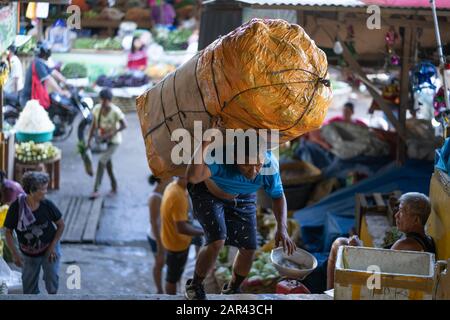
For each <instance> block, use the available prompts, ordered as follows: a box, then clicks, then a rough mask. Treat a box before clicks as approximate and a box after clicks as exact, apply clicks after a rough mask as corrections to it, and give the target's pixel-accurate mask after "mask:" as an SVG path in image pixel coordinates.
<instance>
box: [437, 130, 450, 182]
mask: <svg viewBox="0 0 450 320" xmlns="http://www.w3.org/2000/svg"><path fill="white" fill-rule="evenodd" d="M435 164H436V168H438V169H439V170H441V171H443V172H446V173H448V174H450V138H447V139H445V143H444V146H443V147H442V148H441V149H440V150H436V163H435Z"/></svg>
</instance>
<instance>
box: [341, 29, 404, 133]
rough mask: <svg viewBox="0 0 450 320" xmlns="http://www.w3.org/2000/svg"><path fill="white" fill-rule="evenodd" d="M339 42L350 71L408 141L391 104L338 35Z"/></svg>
mask: <svg viewBox="0 0 450 320" xmlns="http://www.w3.org/2000/svg"><path fill="white" fill-rule="evenodd" d="M337 38H338V40H339V41H340V42H341V43H342V48H343V49H344V52H343V57H344V60H345V61H346V62H347V63H348V65H349V67H350V69H352V70H353V71H354V72H355V73H356V74H357V75H358V77H359V78H360V79H361V81H362V82H363V83H364V84H365V85H366V86H367V89H368V90H369V92H370V94H371V95H372V97H373V98H374V100H375V101H376V102H377V104H378V105H379V106H380V108H381V110H383V112H384V113H385V114H386V116H387V118H388V119H389V121H390V122H391V123H392V125H393V126H394V128H395V130H396V131H397V133H398V135H399V137H401V138H402V139H403V140H405V141H406V133H405V129H404V127H402V126H401V125H400V123H399V121H398V120H397V118H396V117H395V115H394V113H393V112H392V108H391V104H390V103H388V102H387V101H386V100H384V98H383V97H382V96H381V94H380V92H379V90H378V88H377V87H376V86H375V85H374V84H373V83H372V82H371V81H370V80H369V79H368V78H367V76H366V74H365V73H364V71H363V70H362V68H361V66H360V65H359V64H358V62H357V61H356V59H355V58H354V57H353V55H352V53H351V52H350V50H349V49H348V48H347V46H346V45H345V42H344V40H343V39H342V38H341V37H340V36H339V34H338V35H337Z"/></svg>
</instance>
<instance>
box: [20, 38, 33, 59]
mask: <svg viewBox="0 0 450 320" xmlns="http://www.w3.org/2000/svg"><path fill="white" fill-rule="evenodd" d="M36 43H37V41H36V39H35V38H34V37H32V38H31V39H30V40H28V41H27V42H26V43H24V44H23V45H22V46H21V47H20V48H18V49H17V54H19V55H29V54H32V53H33V51H34V49H35V48H36Z"/></svg>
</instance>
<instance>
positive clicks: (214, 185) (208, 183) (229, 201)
mask: <svg viewBox="0 0 450 320" xmlns="http://www.w3.org/2000/svg"><path fill="white" fill-rule="evenodd" d="M214 126H217V124H216V125H214ZM250 140H251V139H246V140H245V142H244V146H243V148H244V149H245V150H238V148H237V146H238V144H237V143H235V144H234V163H225V164H218V163H211V164H208V163H209V161H202V163H201V164H191V165H189V166H188V168H187V172H186V175H187V179H188V181H189V182H190V183H192V184H194V185H193V186H192V187H191V189H190V194H191V198H192V203H193V207H194V215H195V217H196V218H197V219H198V221H199V222H200V224H201V225H202V228H203V230H204V232H205V239H206V245H205V246H204V247H203V248H202V249H201V251H200V253H199V255H198V258H197V262H196V266H195V273H194V278H193V279H189V280H188V281H187V283H186V293H185V294H186V298H187V299H189V300H205V299H206V294H205V291H204V288H203V280H204V278H205V277H206V275H207V273H208V272H209V271H210V270H211V268H212V267H213V266H214V264H215V262H216V259H217V256H218V254H219V251H220V250H221V249H222V247H223V246H224V245H230V246H234V247H237V248H238V249H239V252H238V253H237V255H236V258H235V260H234V264H233V276H232V279H231V281H230V283H228V284H226V285H225V286H224V288H223V289H222V293H224V294H236V293H239V292H240V286H241V284H242V282H243V281H244V279H245V278H246V277H247V275H248V273H249V271H250V269H251V266H252V262H253V256H254V253H255V250H256V249H257V241H256V191H257V190H258V189H260V188H261V187H262V188H264V190H265V191H266V192H267V194H268V195H269V196H270V197H271V198H272V202H273V212H274V215H275V217H276V220H277V232H276V235H275V240H276V245H277V246H278V245H282V246H283V248H284V250H285V251H286V252H287V253H288V254H292V253H293V252H294V251H295V249H296V246H295V243H294V242H293V241H292V240H291V239H290V238H289V235H288V232H287V224H286V220H287V207H286V198H285V196H284V192H283V186H282V183H281V178H280V173H279V165H278V160H277V159H276V158H275V157H274V156H273V155H272V152H271V151H267V152H266V151H262V150H258V151H256V152H254V151H253V150H252V148H251V147H250V145H251V144H254V143H255V141H250ZM209 144H210V143H209V142H203V144H202V147H201V148H199V150H198V151H197V152H202V154H203V155H204V154H205V151H206V149H207V147H208V145H209ZM256 145H259V143H258V142H256ZM242 151H243V153H244V154H245V160H244V162H240V161H238V160H239V159H238V157H237V155H238V154H239V152H242ZM194 157H195V156H194ZM263 167H265V168H268V167H271V168H272V169H273V171H272V172H271V174H263V173H262V168H263Z"/></svg>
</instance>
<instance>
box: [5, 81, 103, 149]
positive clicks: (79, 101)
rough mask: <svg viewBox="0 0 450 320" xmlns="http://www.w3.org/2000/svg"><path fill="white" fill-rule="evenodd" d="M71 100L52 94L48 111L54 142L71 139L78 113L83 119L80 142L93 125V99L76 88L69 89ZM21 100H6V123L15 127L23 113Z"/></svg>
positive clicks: (79, 132)
mask: <svg viewBox="0 0 450 320" xmlns="http://www.w3.org/2000/svg"><path fill="white" fill-rule="evenodd" d="M68 90H69V92H70V98H67V97H64V96H61V95H60V94H58V93H51V94H50V102H51V103H50V107H49V108H48V109H47V112H48V114H49V117H50V120H51V121H52V122H53V124H54V125H55V131H54V133H53V140H54V141H64V140H66V139H67V138H69V137H70V135H71V133H72V131H73V124H74V121H75V118H76V117H77V115H78V113H79V112H81V115H82V117H83V119H82V120H81V121H80V123H79V125H78V132H77V136H78V140H80V141H84V140H85V131H86V129H87V128H88V127H89V126H90V125H91V123H92V120H93V116H92V113H91V111H92V109H93V107H94V100H93V99H92V98H91V97H87V96H82V94H80V91H79V90H78V89H77V88H75V87H70V86H69V87H68ZM22 109H23V108H22V107H21V106H20V103H19V99H18V98H17V99H11V98H9V99H5V106H4V107H3V115H4V119H5V121H6V122H7V123H8V124H9V125H11V126H14V125H15V123H16V121H17V119H18V118H19V114H20V112H21V111H22Z"/></svg>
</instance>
